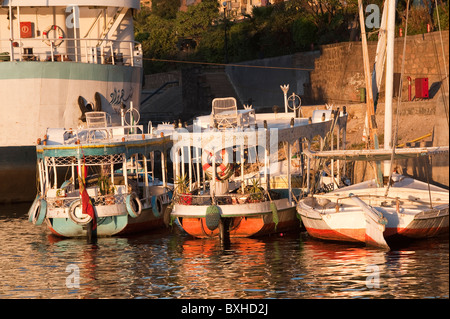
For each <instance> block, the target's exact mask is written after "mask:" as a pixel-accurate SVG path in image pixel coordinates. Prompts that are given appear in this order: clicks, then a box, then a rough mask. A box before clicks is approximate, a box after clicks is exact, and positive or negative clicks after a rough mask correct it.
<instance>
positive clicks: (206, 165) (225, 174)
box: [202, 148, 233, 181]
mask: <svg viewBox="0 0 450 319" xmlns="http://www.w3.org/2000/svg"><path fill="white" fill-rule="evenodd" d="M230 152H232V150H231V149H225V148H224V149H222V150H220V151H218V152H217V153H216V155H215V162H216V179H217V180H219V181H225V180H227V179H228V178H230V176H231V175H233V163H230V162H229V161H228V160H229V159H230V157H231V158H232V155H233V154H230ZM212 157H213V153H212V152H210V151H208V150H206V149H204V150H203V151H202V168H203V171H204V172H205V174H206V175H207V176H208V177H209V178H211V177H212V175H213V168H212Z"/></svg>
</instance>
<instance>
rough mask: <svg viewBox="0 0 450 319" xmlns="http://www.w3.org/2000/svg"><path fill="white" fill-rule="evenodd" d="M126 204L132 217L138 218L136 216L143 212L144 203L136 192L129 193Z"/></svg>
mask: <svg viewBox="0 0 450 319" xmlns="http://www.w3.org/2000/svg"><path fill="white" fill-rule="evenodd" d="M135 203H136V204H135ZM125 204H126V206H127V211H128V214H129V215H130V216H131V217H133V218H136V217H138V216H139V215H140V214H141V212H142V203H141V201H140V200H139V198H138V197H137V195H136V193H131V194H129V195H128V196H127V199H126V201H125ZM136 206H137V207H136Z"/></svg>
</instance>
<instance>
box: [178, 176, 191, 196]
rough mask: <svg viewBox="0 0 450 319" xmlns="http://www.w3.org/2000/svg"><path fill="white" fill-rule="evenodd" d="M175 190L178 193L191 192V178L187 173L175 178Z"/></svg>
mask: <svg viewBox="0 0 450 319" xmlns="http://www.w3.org/2000/svg"><path fill="white" fill-rule="evenodd" d="M175 185H176V188H175V191H176V192H177V193H178V194H186V193H189V179H188V178H187V176H186V174H184V175H183V176H177V177H176V179H175Z"/></svg>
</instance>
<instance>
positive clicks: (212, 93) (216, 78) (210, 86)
mask: <svg viewBox="0 0 450 319" xmlns="http://www.w3.org/2000/svg"><path fill="white" fill-rule="evenodd" d="M199 82H200V87H201V89H202V91H204V94H205V95H207V96H208V97H209V99H210V100H211V101H212V100H213V99H215V98H222V97H234V98H236V100H237V101H239V99H238V96H237V94H236V92H235V91H234V88H233V86H232V85H231V83H230V81H229V79H228V76H227V74H226V73H225V70H223V69H222V70H220V71H217V72H208V71H206V72H205V73H202V74H200V75H199Z"/></svg>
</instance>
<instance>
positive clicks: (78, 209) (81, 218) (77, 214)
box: [69, 199, 92, 226]
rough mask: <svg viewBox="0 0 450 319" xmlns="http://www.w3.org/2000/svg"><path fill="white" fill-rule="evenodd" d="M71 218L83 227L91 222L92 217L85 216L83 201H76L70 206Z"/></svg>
mask: <svg viewBox="0 0 450 319" xmlns="http://www.w3.org/2000/svg"><path fill="white" fill-rule="evenodd" d="M69 218H70V219H71V220H72V221H73V222H74V223H75V224H77V225H80V226H83V225H87V224H89V223H90V222H91V220H92V217H91V216H90V215H88V214H83V206H82V203H81V199H76V200H74V201H73V202H72V203H71V204H70V206H69Z"/></svg>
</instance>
